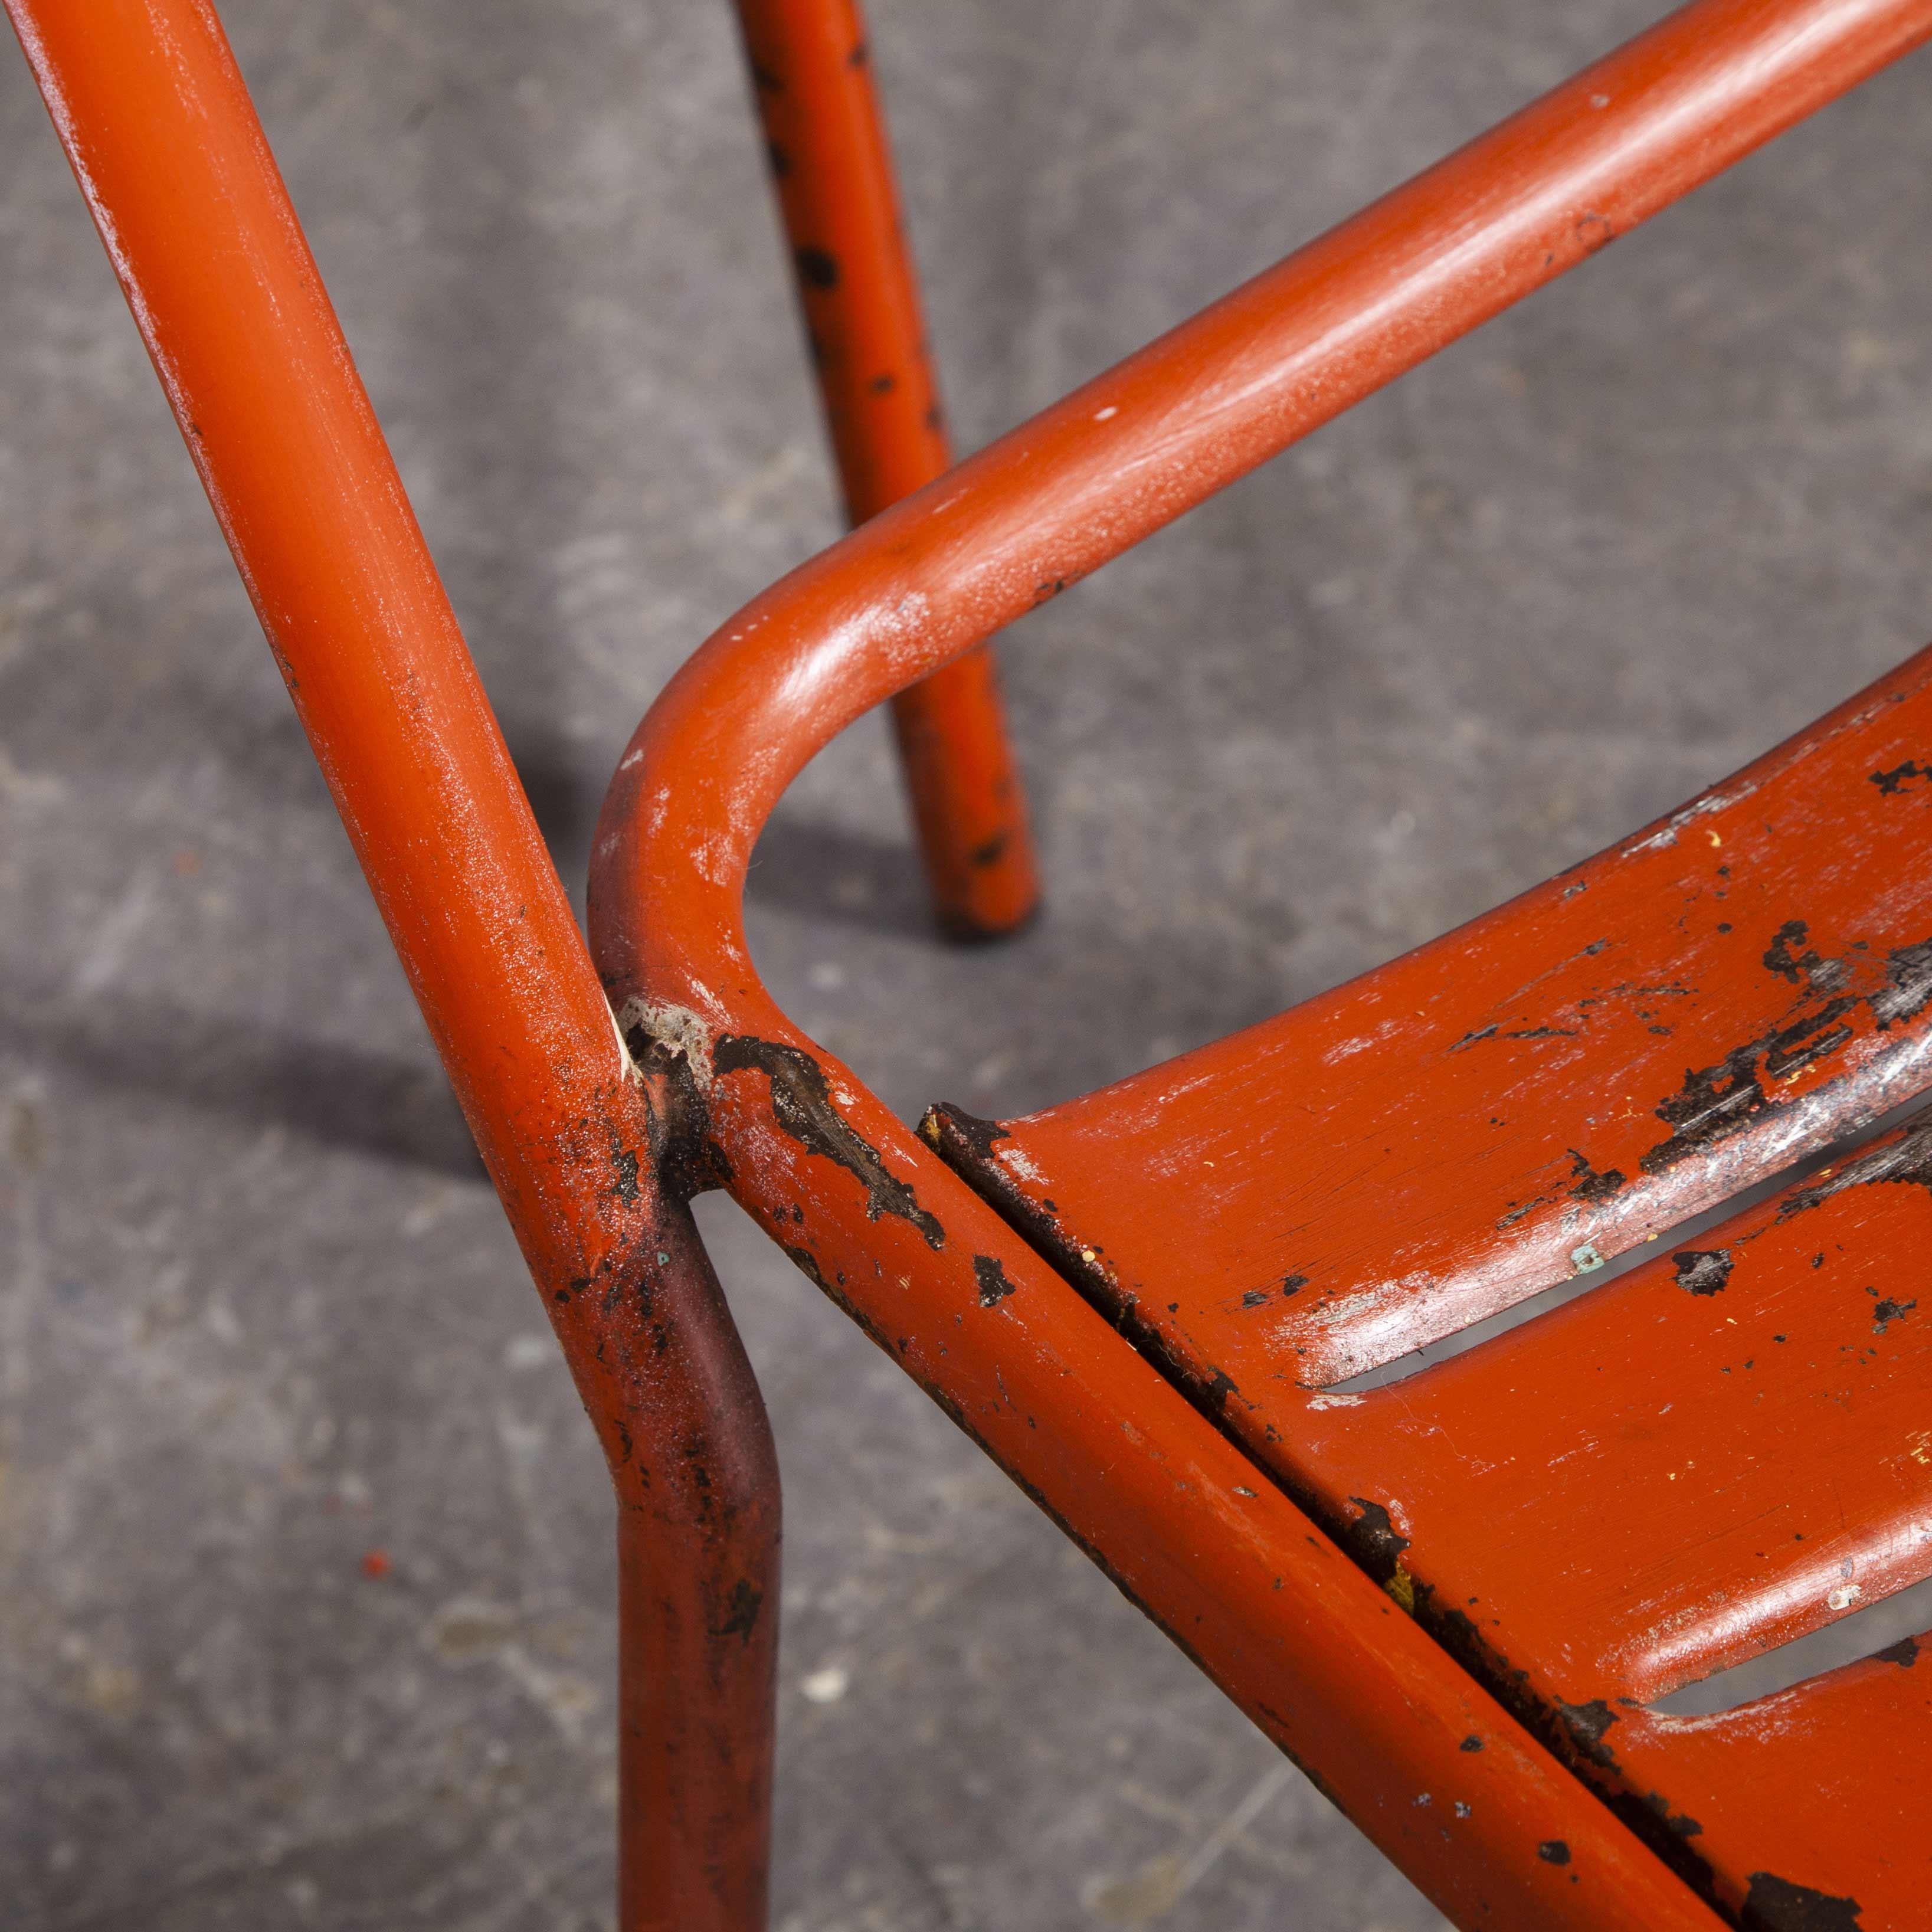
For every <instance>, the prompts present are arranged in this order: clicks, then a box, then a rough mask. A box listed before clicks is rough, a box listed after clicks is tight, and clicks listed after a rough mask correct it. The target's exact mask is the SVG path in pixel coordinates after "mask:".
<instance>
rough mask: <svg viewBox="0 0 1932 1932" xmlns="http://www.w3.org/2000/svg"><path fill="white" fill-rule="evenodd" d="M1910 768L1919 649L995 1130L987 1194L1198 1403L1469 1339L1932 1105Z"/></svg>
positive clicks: (1930, 714) (1925, 719)
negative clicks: (1796, 725) (1505, 884)
mask: <svg viewBox="0 0 1932 1932" xmlns="http://www.w3.org/2000/svg"><path fill="white" fill-rule="evenodd" d="M1921 760H1922V761H1923V763H1924V766H1925V767H1926V768H1927V769H1928V770H1932V652H1921V653H1920V654H1919V655H1918V656H1916V657H1915V658H1912V661H1910V662H1909V663H1908V664H1906V665H1904V666H1903V667H1901V668H1900V670H1897V671H1896V672H1894V673H1892V674H1891V676H1889V677H1888V678H1886V679H1884V680H1882V682H1880V683H1879V684H1877V685H1874V686H1873V688H1871V689H1870V690H1869V691H1865V692H1863V693H1861V694H1860V695H1859V696H1858V697H1854V698H1852V699H1851V700H1849V702H1848V703H1846V704H1844V705H1843V706H1841V708H1840V709H1838V711H1837V712H1835V713H1833V714H1832V715H1831V716H1830V717H1829V718H1826V719H1824V720H1823V721H1821V722H1820V723H1819V724H1817V725H1815V726H1814V727H1811V729H1810V730H1807V731H1805V732H1804V733H1801V734H1800V735H1799V736H1798V737H1796V738H1795V739H1793V740H1791V741H1790V743H1788V744H1787V745H1783V746H1781V747H1780V748H1778V750H1777V751H1773V752H1772V753H1771V754H1769V756H1767V757H1765V758H1763V759H1761V760H1759V761H1758V762H1757V763H1756V764H1754V765H1752V766H1749V767H1748V769H1745V771H1743V772H1739V774H1738V775H1736V777H1735V778H1730V779H1727V780H1726V781H1724V782H1723V783H1722V784H1718V785H1716V786H1715V787H1712V789H1711V790H1709V791H1707V792H1706V793H1703V795H1702V796H1700V797H1698V798H1697V799H1694V800H1693V801H1692V802H1691V803H1690V804H1689V805H1686V806H1685V808H1683V810H1682V811H1679V812H1676V813H1675V814H1673V815H1672V816H1671V817H1669V818H1667V819H1665V820H1661V821H1660V822H1659V823H1658V824H1656V825H1655V826H1651V827H1650V828H1649V829H1647V830H1646V831H1644V832H1640V833H1639V834H1637V835H1636V836H1635V837H1634V838H1630V839H1628V840H1626V841H1624V842H1623V843H1622V844H1619V845H1618V846H1616V847H1613V848H1612V849H1611V850H1610V851H1608V852H1606V853H1601V855H1599V856H1598V857H1596V858H1595V859H1591V860H1590V861H1589V862H1587V863H1586V864H1584V865H1579V866H1577V867H1575V868H1573V869H1572V870H1571V871H1568V872H1566V873H1565V874H1562V876H1561V877H1558V878H1556V879H1553V880H1550V882H1549V883H1547V884H1546V885H1543V886H1538V887H1536V888H1535V889H1534V890H1532V891H1531V892H1528V893H1526V894H1525V895H1523V897H1522V898H1519V899H1517V900H1515V901H1513V902H1511V904H1508V905H1506V906H1504V907H1500V908H1499V909H1498V910H1496V911H1495V912H1493V913H1488V914H1487V915H1485V916H1484V917H1483V918H1481V919H1476V920H1475V921H1473V922H1471V923H1470V924H1469V925H1468V926H1463V927H1461V928H1460V929H1457V931H1456V932H1452V933H1449V934H1447V935H1445V936H1444V937H1443V938H1441V939H1439V940H1436V941H1433V942H1431V944H1429V945H1427V946H1425V947H1421V948H1419V949H1418V950H1416V951H1415V952H1413V953H1409V954H1408V955H1407V956H1405V957H1404V958H1403V959H1398V960H1397V961H1395V962H1393V963H1392V964H1391V965H1388V966H1385V967H1383V968H1380V969H1379V970H1378V971H1376V972H1374V973H1372V974H1367V975H1366V976H1365V977H1364V978H1362V979H1361V980H1355V981H1354V982H1352V983H1350V984H1349V985H1347V986H1341V987H1339V988H1337V989H1336V990H1335V991H1334V992H1331V993H1328V994H1325V995H1322V996H1321V997H1320V998H1316V999H1314V1000H1311V1001H1307V1003H1306V1004H1304V1005H1301V1006H1300V1007H1295V1008H1293V1009H1292V1010H1290V1011H1289V1012H1288V1013H1283V1014H1282V1015H1280V1016H1279V1017H1278V1018H1277V1019H1272V1020H1268V1021H1265V1022H1262V1024H1261V1025H1259V1026H1256V1027H1252V1028H1249V1029H1248V1030H1247V1031H1245V1032H1244V1033H1240V1034H1235V1035H1234V1036H1232V1037H1231V1038H1229V1039H1226V1040H1219V1041H1217V1042H1215V1043H1214V1044H1213V1045H1211V1046H1207V1047H1204V1048H1202V1049H1201V1050H1200V1051H1199V1052H1196V1053H1190V1054H1187V1055H1184V1056H1182V1057H1181V1058H1180V1059H1178V1060H1175V1061H1171V1062H1169V1064H1167V1065H1166V1066H1163V1067H1155V1068H1153V1069H1151V1070H1149V1071H1148V1072H1146V1073H1141V1074H1138V1075H1136V1076H1133V1078H1132V1079H1127V1080H1124V1081H1122V1082H1119V1083H1118V1084H1117V1085H1115V1086H1112V1087H1109V1088H1105V1089H1103V1090H1102V1091H1100V1092H1099V1093H1096V1094H1087V1095H1084V1096H1082V1097H1080V1098H1079V1099H1077V1100H1072V1101H1070V1102H1068V1103H1067V1104H1065V1105H1064V1106H1059V1107H1055V1108H1050V1109H1047V1110H1046V1111H1045V1112H1042V1113H1040V1114H1038V1115H1034V1116H1033V1117H1031V1118H1029V1119H1028V1120H1025V1121H1014V1122H1013V1123H1012V1124H1011V1125H1010V1129H1009V1130H1008V1132H1007V1136H1006V1137H1005V1138H1003V1139H999V1140H998V1141H995V1142H992V1144H991V1149H990V1159H989V1160H985V1161H982V1162H977V1163H975V1165H976V1166H977V1169H978V1171H979V1172H980V1176H981V1179H982V1182H983V1185H985V1186H986V1187H988V1188H989V1190H993V1191H995V1193H997V1194H998V1196H999V1198H1001V1200H1002V1202H1003V1204H1004V1205H1005V1207H1006V1208H1007V1211H1008V1212H1009V1213H1010V1214H1012V1215H1013V1217H1014V1218H1016V1220H1019V1222H1020V1223H1021V1224H1022V1225H1023V1226H1027V1227H1028V1228H1029V1229H1031V1230H1032V1231H1033V1232H1034V1238H1035V1239H1036V1240H1037V1241H1038V1242H1039V1243H1040V1244H1041V1245H1042V1246H1043V1247H1045V1248H1046V1249H1047V1250H1049V1252H1051V1253H1053V1254H1055V1256H1057V1257H1058V1259H1060V1261H1061V1265H1062V1266H1063V1267H1064V1268H1065V1269H1066V1270H1067V1272H1068V1274H1070V1277H1072V1278H1073V1279H1074V1280H1079V1281H1081V1282H1082V1283H1083V1284H1084V1285H1085V1286H1086V1287H1087V1289H1088V1292H1090V1293H1091V1294H1092V1295H1094V1297H1095V1298H1096V1299H1097V1300H1099V1301H1101V1302H1102V1303H1103V1305H1106V1306H1109V1307H1114V1308H1115V1309H1117V1310H1120V1311H1121V1313H1123V1314H1130V1315H1131V1316H1132V1317H1133V1319H1134V1321H1135V1322H1136V1323H1137V1324H1139V1325H1140V1327H1141V1328H1142V1329H1144V1330H1145V1332H1146V1334H1148V1337H1150V1339H1151V1340H1152V1341H1153V1342H1154V1343H1155V1344H1156V1345H1157V1346H1158V1347H1159V1348H1160V1349H1161V1350H1162V1351H1163V1353H1164V1355H1166V1358H1167V1359H1169V1361H1172V1363H1173V1364H1175V1366H1176V1367H1177V1368H1178V1370H1179V1372H1180V1373H1181V1374H1182V1375H1184V1376H1186V1377H1187V1378H1188V1379H1190V1381H1191V1382H1193V1384H1194V1385H1195V1386H1196V1387H1197V1388H1202V1389H1204V1390H1205V1389H1206V1388H1210V1387H1215V1388H1224V1387H1225V1386H1226V1385H1227V1384H1228V1383H1229V1382H1232V1383H1233V1384H1234V1385H1237V1386H1238V1387H1239V1388H1241V1389H1244V1390H1250V1389H1253V1390H1257V1391H1258V1390H1259V1388H1260V1386H1261V1385H1262V1384H1264V1383H1265V1382H1273V1381H1279V1380H1280V1379H1282V1378H1283V1377H1284V1376H1285V1377H1286V1378H1287V1379H1289V1381H1291V1382H1298V1383H1301V1384H1303V1385H1307V1386H1308V1387H1311V1388H1320V1387H1322V1386H1324V1385H1327V1384H1329V1383H1332V1382H1340V1381H1342V1380H1343V1379H1346V1377H1348V1376H1352V1375H1355V1374H1358V1373H1361V1372H1362V1371H1363V1370H1367V1369H1371V1368H1373V1367H1377V1366H1378V1365H1379V1364H1382V1363H1384V1362H1387V1361H1392V1360H1394V1358H1397V1357H1398V1356H1400V1355H1406V1354H1407V1353H1408V1352H1409V1351H1411V1350H1412V1349H1416V1348H1418V1347H1420V1346H1422V1345H1423V1344H1424V1343H1427V1342H1430V1341H1432V1340H1435V1339H1436V1338H1437V1337H1440V1336H1442V1335H1445V1334H1451V1333H1452V1332H1454V1331H1456V1330H1457V1329H1460V1328H1466V1327H1469V1326H1470V1325H1472V1324H1473V1323H1475V1322H1478V1321H1480V1320H1481V1319H1483V1318H1484V1317H1485V1316H1490V1315H1492V1314H1494V1313H1496V1312H1497V1311H1498V1310H1501V1309H1504V1308H1507V1307H1509V1306H1510V1305H1511V1304H1512V1303H1514V1302H1516V1301H1520V1300H1522V1299H1523V1298H1524V1297H1526V1295H1532V1294H1534V1293H1535V1292H1537V1291H1538V1290H1539V1289H1544V1288H1547V1287H1550V1286H1553V1285H1554V1284H1555V1283H1559V1282H1561V1281H1563V1280H1566V1279H1568V1278H1571V1277H1574V1276H1576V1275H1577V1274H1579V1273H1583V1272H1588V1271H1590V1270H1592V1269H1594V1268H1596V1267H1597V1266H1598V1265H1601V1262H1602V1261H1603V1260H1604V1259H1607V1258H1608V1257H1610V1256H1613V1255H1615V1254H1616V1253H1619V1251H1621V1250H1624V1249H1627V1248H1629V1247H1634V1246H1635V1245H1637V1244H1640V1243H1642V1242H1643V1241H1647V1240H1652V1239H1655V1238H1656V1236H1657V1235H1658V1233H1659V1232H1661V1230H1664V1229H1667V1228H1670V1227H1671V1226H1674V1225H1676V1223H1679V1222H1681V1221H1683V1220H1687V1219H1688V1218H1689V1217H1691V1215H1693V1214H1697V1213H1698V1212H1699V1211H1701V1210H1703V1209H1704V1208H1708V1207H1709V1206H1712V1205H1714V1204H1715V1203H1717V1202H1721V1201H1723V1200H1724V1199H1727V1198H1728V1197H1729V1196H1731V1195H1733V1194H1735V1193H1737V1192H1739V1190H1741V1189H1742V1188H1743V1187H1747V1186H1748V1185H1749V1184H1751V1183H1752V1182H1754V1181H1757V1180H1758V1179H1760V1178H1763V1176H1765V1175H1768V1174H1771V1173H1775V1172H1776V1171H1777V1170H1778V1169H1780V1168H1781V1167H1784V1166H1788V1165H1789V1164H1790V1163H1791V1162H1792V1161H1793V1160H1796V1159H1797V1158H1798V1157H1799V1156H1800V1155H1802V1154H1804V1153H1805V1152H1806V1151H1808V1150H1809V1149H1811V1148H1816V1147H1819V1146H1822V1145H1824V1144H1825V1143H1826V1142H1829V1141H1830V1140H1831V1139H1833V1138H1834V1137H1835V1136H1837V1135H1839V1134H1841V1133H1847V1132H1849V1131H1852V1130H1855V1128H1857V1127H1860V1126H1861V1125H1863V1124H1864V1123H1865V1122H1867V1121H1871V1120H1873V1119H1875V1118H1876V1117H1877V1116H1878V1115H1880V1114H1882V1113H1883V1112H1885V1111H1886V1109H1888V1108H1889V1107H1891V1106H1894V1105H1896V1104H1897V1103H1899V1102H1900V1101H1902V1100H1906V1099H1907V1098H1908V1097H1910V1096H1911V1095H1912V1094H1915V1093H1917V1092H1918V1091H1921V1089H1922V1088H1924V1087H1926V1086H1927V1085H1932V777H1927V776H1925V775H1923V773H1921ZM974 1139H977V1140H978V1141H980V1142H981V1143H982V1145H984V1143H985V1141H986V1136H985V1134H984V1133H983V1131H980V1132H977V1133H973V1132H969V1133H967V1134H966V1135H964V1136H962V1135H960V1134H959V1133H955V1135H954V1136H953V1142H954V1144H955V1145H956V1146H957V1147H958V1148H960V1149H961V1151H962V1153H967V1154H970V1153H971V1143H972V1142H973V1141H974ZM1049 1202H1051V1203H1052V1206H1051V1207H1050V1208H1049V1206H1048V1205H1047V1204H1048V1203H1049Z"/></svg>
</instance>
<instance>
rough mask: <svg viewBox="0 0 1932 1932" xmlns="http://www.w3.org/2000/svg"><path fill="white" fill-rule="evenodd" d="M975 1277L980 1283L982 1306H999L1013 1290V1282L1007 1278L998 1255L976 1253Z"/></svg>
mask: <svg viewBox="0 0 1932 1932" xmlns="http://www.w3.org/2000/svg"><path fill="white" fill-rule="evenodd" d="M973 1278H974V1280H976V1281H977V1282H978V1283H979V1284H980V1307H982V1308H994V1307H998V1305H999V1304H1000V1303H1001V1302H1002V1301H1004V1300H1005V1299H1006V1298H1007V1296H1008V1295H1010V1294H1012V1293H1013V1283H1011V1282H1010V1281H1009V1280H1007V1271H1006V1270H1005V1269H1004V1268H1002V1267H1001V1265H1000V1259H999V1257H998V1256H997V1255H975V1256H974V1257H973Z"/></svg>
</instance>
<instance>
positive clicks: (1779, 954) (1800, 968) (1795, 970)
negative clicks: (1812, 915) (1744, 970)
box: [1764, 919, 1825, 986]
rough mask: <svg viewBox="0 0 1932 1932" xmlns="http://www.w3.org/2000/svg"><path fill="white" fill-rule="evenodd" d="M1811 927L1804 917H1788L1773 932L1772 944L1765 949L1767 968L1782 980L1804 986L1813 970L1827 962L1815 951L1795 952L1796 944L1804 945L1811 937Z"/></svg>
mask: <svg viewBox="0 0 1932 1932" xmlns="http://www.w3.org/2000/svg"><path fill="white" fill-rule="evenodd" d="M1810 937H1811V928H1810V927H1809V926H1807V925H1806V924H1805V922H1804V921H1803V920H1802V919H1787V920H1786V921H1785V922H1784V924H1783V925H1782V926H1780V927H1779V928H1778V930H1777V932H1775V933H1773V934H1772V938H1771V944H1769V946H1767V947H1766V948H1765V950H1764V965H1765V971H1766V972H1768V973H1775V974H1777V975H1778V977H1779V978H1780V979H1781V980H1790V982H1791V983H1792V984H1793V986H1802V984H1803V983H1804V982H1805V980H1807V979H1808V978H1809V977H1811V974H1812V972H1813V971H1814V969H1815V968H1817V967H1820V966H1822V965H1824V963H1825V962H1824V960H1823V958H1822V957H1820V955H1819V954H1817V953H1815V952H1811V951H1806V952H1804V953H1793V951H1792V950H1791V949H1792V948H1793V947H1794V946H1802V945H1804V944H1805V941H1806V940H1807V939H1808V938H1810Z"/></svg>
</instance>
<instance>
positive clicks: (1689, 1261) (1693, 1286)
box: [1670, 1248, 1731, 1295]
mask: <svg viewBox="0 0 1932 1932" xmlns="http://www.w3.org/2000/svg"><path fill="white" fill-rule="evenodd" d="M1670 1261H1671V1265H1672V1266H1673V1268H1676V1271H1677V1286H1679V1288H1682V1289H1688V1291H1689V1292H1690V1293H1691V1294H1693V1295H1721V1294H1723V1293H1724V1286H1725V1284H1726V1283H1727V1282H1729V1281H1730V1278H1731V1251H1730V1249H1729V1248H1685V1249H1682V1250H1679V1253H1676V1254H1674V1255H1673V1256H1671V1257H1670Z"/></svg>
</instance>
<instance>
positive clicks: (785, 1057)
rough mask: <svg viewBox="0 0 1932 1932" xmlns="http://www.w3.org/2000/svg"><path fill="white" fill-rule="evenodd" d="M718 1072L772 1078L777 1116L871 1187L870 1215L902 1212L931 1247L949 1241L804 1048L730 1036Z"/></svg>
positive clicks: (719, 1049) (810, 1149)
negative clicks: (840, 1105)
mask: <svg viewBox="0 0 1932 1932" xmlns="http://www.w3.org/2000/svg"><path fill="white" fill-rule="evenodd" d="M711 1064H712V1071H713V1072H714V1073H716V1074H718V1075H719V1076H723V1075H724V1074H727V1073H745V1072H752V1071H755V1072H757V1073H762V1074H763V1075H764V1076H765V1077H766V1079H767V1080H769V1082H771V1089H772V1118H774V1119H775V1120H776V1121H777V1122H778V1125H779V1126H780V1127H781V1128H783V1129H784V1131H785V1132H786V1133H787V1134H789V1135H790V1136H791V1138H792V1139H793V1140H795V1141H796V1142H798V1144H799V1146H800V1147H802V1148H804V1149H805V1151H806V1152H807V1153H808V1154H819V1155H822V1156H823V1157H824V1159H826V1160H829V1161H832V1162H833V1163H835V1164H836V1165H837V1166H840V1167H842V1168H844V1169H845V1171H846V1172H847V1173H848V1174H850V1175H852V1176H853V1178H854V1179H855V1180H856V1181H857V1182H858V1183H859V1186H860V1187H862V1188H864V1189H865V1215H866V1218H867V1219H868V1220H873V1221H876V1220H879V1219H880V1217H881V1216H883V1215H886V1214H891V1215H895V1216H896V1217H898V1219H899V1220H901V1221H909V1222H910V1223H911V1224H912V1225H913V1227H915V1228H916V1229H918V1230H919V1233H920V1235H922V1236H923V1237H924V1238H925V1241H926V1246H927V1247H929V1248H935V1249H937V1248H943V1247H945V1245H946V1230H945V1229H944V1228H942V1227H941V1226H940V1225H939V1223H938V1221H937V1220H935V1218H934V1217H933V1216H932V1215H931V1214H928V1213H927V1212H926V1210H925V1209H924V1208H922V1207H921V1206H920V1205H919V1197H918V1196H916V1194H914V1193H913V1190H911V1189H910V1187H907V1184H905V1183H904V1181H901V1180H900V1179H899V1178H898V1176H897V1175H894V1174H890V1173H888V1172H886V1164H885V1163H884V1162H883V1161H882V1160H880V1158H879V1155H878V1151H877V1149H876V1148H874V1147H873V1146H872V1145H871V1142H868V1140H867V1139H865V1136H863V1135H862V1134H861V1133H859V1132H858V1131H857V1130H856V1129H855V1128H854V1127H853V1126H852V1125H851V1124H850V1122H849V1121H847V1120H846V1119H845V1118H844V1116H843V1115H841V1114H840V1113H839V1112H838V1109H836V1108H835V1107H834V1106H832V1094H831V1091H830V1089H829V1087H828V1086H827V1085H826V1079H825V1070H824V1068H823V1067H820V1065H819V1064H818V1062H817V1061H815V1060H814V1059H813V1058H812V1057H811V1055H810V1054H808V1053H807V1052H805V1051H804V1050H803V1049H802V1048H799V1047H796V1046H787V1044H786V1043H784V1042H783V1041H782V1040H754V1039H752V1038H751V1037H750V1036H749V1035H748V1034H723V1035H721V1037H720V1038H719V1039H718V1043H717V1045H716V1046H715V1048H714V1049H712V1060H711Z"/></svg>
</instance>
